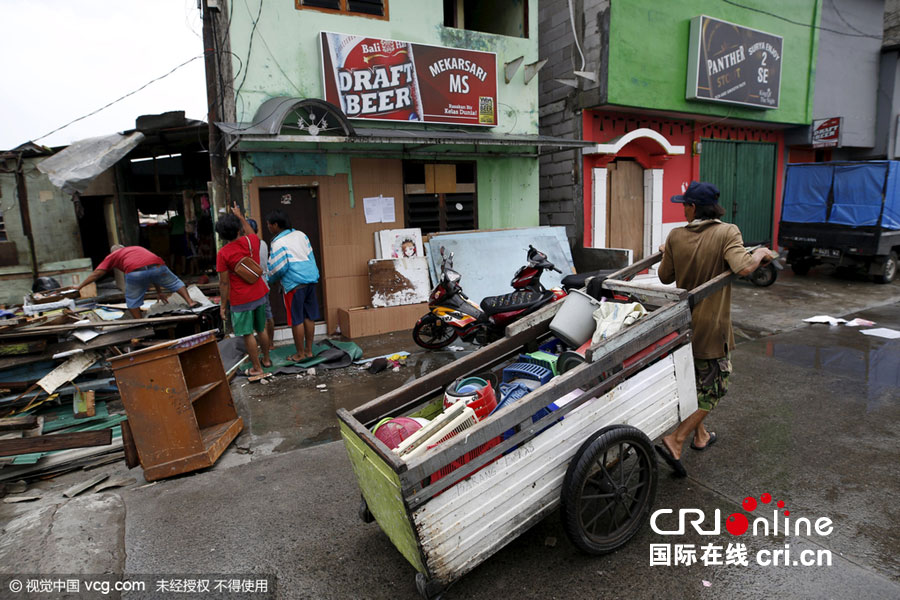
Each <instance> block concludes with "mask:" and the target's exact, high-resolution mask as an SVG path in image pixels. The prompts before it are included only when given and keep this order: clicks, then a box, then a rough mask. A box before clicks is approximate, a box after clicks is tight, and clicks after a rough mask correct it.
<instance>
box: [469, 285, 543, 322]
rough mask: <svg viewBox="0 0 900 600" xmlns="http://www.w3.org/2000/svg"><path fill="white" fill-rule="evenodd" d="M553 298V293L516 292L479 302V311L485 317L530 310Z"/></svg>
mask: <svg viewBox="0 0 900 600" xmlns="http://www.w3.org/2000/svg"><path fill="white" fill-rule="evenodd" d="M551 297H553V292H551V291H545V292H543V293H541V292H535V291H533V290H516V291H515V292H510V293H508V294H503V295H502V296H488V297H487V298H485V299H484V300H482V301H481V310H483V311H484V314H486V315H487V316H491V315H496V314H499V313H505V312H510V311H514V310H523V309H526V308H531V307H532V306H534V305H535V304H537V303H540V302H543V301H544V300H547V299H549V298H551Z"/></svg>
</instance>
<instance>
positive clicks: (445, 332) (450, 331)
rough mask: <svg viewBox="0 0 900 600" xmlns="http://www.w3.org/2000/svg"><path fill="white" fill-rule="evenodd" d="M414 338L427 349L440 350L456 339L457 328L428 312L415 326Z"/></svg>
mask: <svg viewBox="0 0 900 600" xmlns="http://www.w3.org/2000/svg"><path fill="white" fill-rule="evenodd" d="M412 335H413V340H414V341H415V342H416V343H417V344H418V345H420V346H422V347H423V348H425V349H426V350H438V349H440V348H443V347H444V346H449V345H450V342H452V341H453V340H455V339H456V335H457V334H456V330H455V329H454V328H453V327H451V326H450V325H447V324H446V323H444V322H443V321H441V320H440V319H438V318H437V317H436V316H434V314H432V313H428V314H427V315H425V316H424V317H422V318H421V319H419V322H418V323H416V326H415V327H413V332H412Z"/></svg>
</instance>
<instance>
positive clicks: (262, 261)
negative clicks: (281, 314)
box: [247, 219, 275, 351]
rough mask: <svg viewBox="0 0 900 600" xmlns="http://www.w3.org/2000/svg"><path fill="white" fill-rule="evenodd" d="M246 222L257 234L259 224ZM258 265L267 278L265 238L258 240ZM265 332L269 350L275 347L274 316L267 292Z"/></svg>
mask: <svg viewBox="0 0 900 600" xmlns="http://www.w3.org/2000/svg"><path fill="white" fill-rule="evenodd" d="M247 222H248V223H250V228H251V229H253V233H255V234H256V235H257V236H259V226H258V225H257V224H256V220H254V219H247ZM259 265H260V266H261V267H262V268H263V277H265V278H266V280H268V278H269V245H268V244H266V240H264V239H262V238H260V240H259ZM266 334H267V335H268V337H269V350H270V351H271V350H273V349H274V348H275V317H274V316H272V304H271V302H270V301H269V295H268V294H266Z"/></svg>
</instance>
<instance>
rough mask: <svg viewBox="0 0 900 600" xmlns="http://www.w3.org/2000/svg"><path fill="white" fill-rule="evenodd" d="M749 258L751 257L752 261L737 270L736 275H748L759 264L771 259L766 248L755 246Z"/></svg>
mask: <svg viewBox="0 0 900 600" xmlns="http://www.w3.org/2000/svg"><path fill="white" fill-rule="evenodd" d="M750 258H752V259H753V262H752V263H751V264H750V265H748V266H747V267H745V268H744V269H743V270H741V271H738V275H740V276H741V277H744V276H746V275H749V274H750V273H752V272H753V271H755V270H756V269H758V268H759V266H760V265H763V264H766V263H768V262H769V261H770V260H772V255H771V254H770V253H769V249H768V248H757V249H756V250H754V251H753V254H751V255H750Z"/></svg>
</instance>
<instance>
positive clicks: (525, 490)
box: [413, 346, 696, 581]
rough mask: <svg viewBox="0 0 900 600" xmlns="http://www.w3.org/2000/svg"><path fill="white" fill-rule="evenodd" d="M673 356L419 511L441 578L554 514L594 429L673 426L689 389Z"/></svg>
mask: <svg viewBox="0 0 900 600" xmlns="http://www.w3.org/2000/svg"><path fill="white" fill-rule="evenodd" d="M687 348H688V354H687V357H688V359H690V346H687ZM676 356H677V354H676V355H674V356H673V355H670V356H668V357H666V358H664V359H662V360H660V361H659V362H658V363H656V364H654V365H652V366H650V367H648V368H646V369H644V370H643V371H641V372H640V373H637V374H635V375H633V376H632V377H631V378H629V379H628V380H627V381H625V382H623V383H622V384H620V385H619V386H617V387H616V388H614V389H613V390H611V391H610V392H609V393H607V394H606V395H604V396H603V397H602V398H599V399H595V400H591V401H589V402H587V403H586V404H585V405H584V406H582V407H579V408H578V409H577V410H575V411H573V412H572V413H570V414H569V415H568V416H567V417H566V418H565V419H564V420H563V421H562V422H559V423H556V424H555V425H554V426H553V427H552V428H550V429H549V430H547V431H545V432H544V433H542V434H541V435H539V436H537V437H536V438H534V439H533V440H531V441H530V442H528V443H526V444H524V445H522V446H521V447H519V448H518V449H517V450H515V451H514V452H511V453H510V454H508V455H506V456H503V457H501V458H500V459H499V460H498V461H496V462H494V463H492V464H490V465H488V466H486V467H485V468H484V469H482V470H481V471H479V472H478V473H475V474H474V475H472V477H470V478H469V479H468V480H466V481H463V482H460V483H459V484H457V485H455V486H453V487H452V488H450V489H448V490H447V491H445V492H444V493H443V494H441V495H439V496H437V497H436V498H434V499H433V500H431V501H429V502H428V503H426V504H424V505H423V506H422V507H421V508H419V509H418V510H417V511H416V512H414V513H413V520H414V522H415V525H416V529H417V530H418V532H419V540H420V542H421V544H422V548H423V550H424V552H425V555H426V560H427V564H428V568H429V570H430V571H431V573H432V575H433V576H434V577H435V578H436V579H438V580H441V581H451V580H453V579H456V578H458V577H460V576H461V575H463V574H464V573H466V572H468V571H469V570H471V569H472V568H474V567H475V566H476V565H478V564H480V563H481V562H482V561H483V560H485V559H486V558H487V557H488V556H490V555H491V554H493V553H494V552H496V551H497V550H499V549H500V548H502V547H503V546H504V545H505V544H506V543H508V542H509V541H512V540H513V539H515V537H516V536H518V535H519V534H520V533H521V532H522V531H525V530H526V529H527V528H528V527H530V526H531V525H532V524H534V523H535V522H537V521H538V520H539V519H540V518H541V517H542V516H543V515H545V514H547V513H548V512H550V511H552V510H553V509H554V508H555V507H556V506H557V504H558V502H559V497H560V490H561V487H562V480H563V477H564V476H565V472H566V469H567V467H568V463H569V461H570V460H571V457H572V456H573V455H574V453H575V452H576V451H577V449H578V448H579V447H580V446H581V444H582V443H583V442H584V441H585V440H586V439H587V438H588V437H589V436H590V435H591V434H592V433H594V432H595V431H597V430H599V429H601V428H603V427H605V426H607V425H611V424H631V425H634V426H636V427H638V428H639V429H641V430H642V431H644V432H645V433H646V434H647V435H648V436H649V437H650V438H651V439H654V438H656V437H658V436H659V435H661V434H662V433H663V432H664V431H666V430H667V429H668V428H669V427H671V426H672V425H673V424H675V423H676V422H677V421H678V412H679V407H680V406H681V405H682V401H681V400H682V399H681V398H679V394H680V392H681V390H684V389H687V386H684V385H680V383H681V382H680V381H678V374H679V371H680V372H681V373H682V374H683V373H684V368H683V367H682V368H681V369H679V368H677V366H676V365H677V363H678V362H679V361H678V360H676ZM679 358H680V357H679ZM690 379H691V381H693V369H691V371H690ZM694 402H695V403H696V397H695V398H694Z"/></svg>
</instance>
